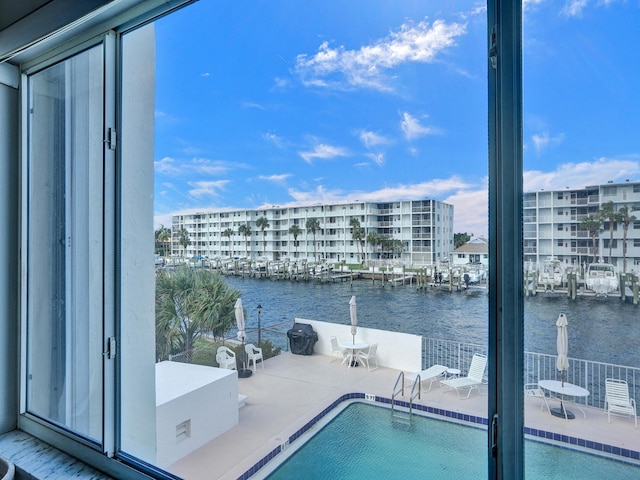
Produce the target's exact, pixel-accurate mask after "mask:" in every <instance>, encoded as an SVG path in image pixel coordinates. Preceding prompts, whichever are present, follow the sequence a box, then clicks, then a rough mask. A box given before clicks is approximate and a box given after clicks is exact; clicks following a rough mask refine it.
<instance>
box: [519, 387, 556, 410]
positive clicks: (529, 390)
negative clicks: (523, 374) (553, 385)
mask: <svg viewBox="0 0 640 480" xmlns="http://www.w3.org/2000/svg"><path fill="white" fill-rule="evenodd" d="M524 396H525V400H526V397H535V398H541V399H542V402H541V403H540V410H542V409H543V408H544V407H545V406H546V407H547V410H549V404H548V403H547V396H546V395H545V393H544V391H543V390H542V389H541V388H540V385H538V384H537V383H525V384H524ZM549 413H551V410H549Z"/></svg>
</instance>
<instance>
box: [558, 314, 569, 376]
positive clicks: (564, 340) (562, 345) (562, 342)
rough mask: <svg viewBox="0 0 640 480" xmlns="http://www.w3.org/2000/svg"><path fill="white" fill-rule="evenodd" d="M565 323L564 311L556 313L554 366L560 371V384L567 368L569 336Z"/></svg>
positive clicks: (566, 323)
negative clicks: (556, 332)
mask: <svg viewBox="0 0 640 480" xmlns="http://www.w3.org/2000/svg"><path fill="white" fill-rule="evenodd" d="M567 325H568V322H567V316H566V315H565V314H564V313H561V314H560V315H558V320H557V321H556V326H557V327H558V338H557V340H556V347H557V349H558V359H557V360H556V368H557V369H558V370H559V371H560V379H561V380H562V386H564V380H565V376H566V372H567V369H568V368H569V359H568V357H567V355H568V353H569V336H568V333H567Z"/></svg>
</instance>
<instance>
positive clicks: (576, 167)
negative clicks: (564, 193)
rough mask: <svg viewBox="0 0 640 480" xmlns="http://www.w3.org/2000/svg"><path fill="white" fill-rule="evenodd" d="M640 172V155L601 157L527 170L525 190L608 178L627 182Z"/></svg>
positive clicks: (558, 187) (598, 182)
mask: <svg viewBox="0 0 640 480" xmlns="http://www.w3.org/2000/svg"><path fill="white" fill-rule="evenodd" d="M639 175H640V161H639V160H638V159H637V156H636V158H633V159H630V160H626V159H607V158H600V159H598V160H595V161H593V162H580V163H565V164H562V165H559V166H558V167H557V168H556V170H554V171H551V172H542V171H539V170H529V171H526V172H525V173H524V190H525V191H537V190H543V189H544V190H561V189H564V188H566V187H569V188H583V187H586V186H587V185H601V184H603V183H606V182H608V181H612V182H614V183H618V182H623V181H625V180H626V179H627V178H634V177H638V176H639Z"/></svg>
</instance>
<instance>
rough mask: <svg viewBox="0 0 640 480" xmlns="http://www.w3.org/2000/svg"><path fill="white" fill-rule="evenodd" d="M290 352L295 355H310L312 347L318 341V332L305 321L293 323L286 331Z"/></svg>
mask: <svg viewBox="0 0 640 480" xmlns="http://www.w3.org/2000/svg"><path fill="white" fill-rule="evenodd" d="M287 337H289V346H290V348H291V353H295V354H297V355H312V354H313V348H314V345H315V344H316V342H317V341H318V334H317V333H316V332H315V331H314V330H313V327H312V326H311V325H309V324H307V323H294V324H293V327H292V328H291V329H290V330H288V331H287Z"/></svg>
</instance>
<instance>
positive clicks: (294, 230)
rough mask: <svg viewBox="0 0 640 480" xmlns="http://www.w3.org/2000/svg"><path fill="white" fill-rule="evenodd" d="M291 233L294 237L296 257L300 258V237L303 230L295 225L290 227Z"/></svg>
mask: <svg viewBox="0 0 640 480" xmlns="http://www.w3.org/2000/svg"><path fill="white" fill-rule="evenodd" d="M289 233H290V234H291V235H293V244H294V246H295V247H296V257H297V256H298V235H300V234H301V233H302V229H301V228H300V227H299V226H298V224H296V223H294V224H293V225H291V226H290V227H289Z"/></svg>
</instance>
